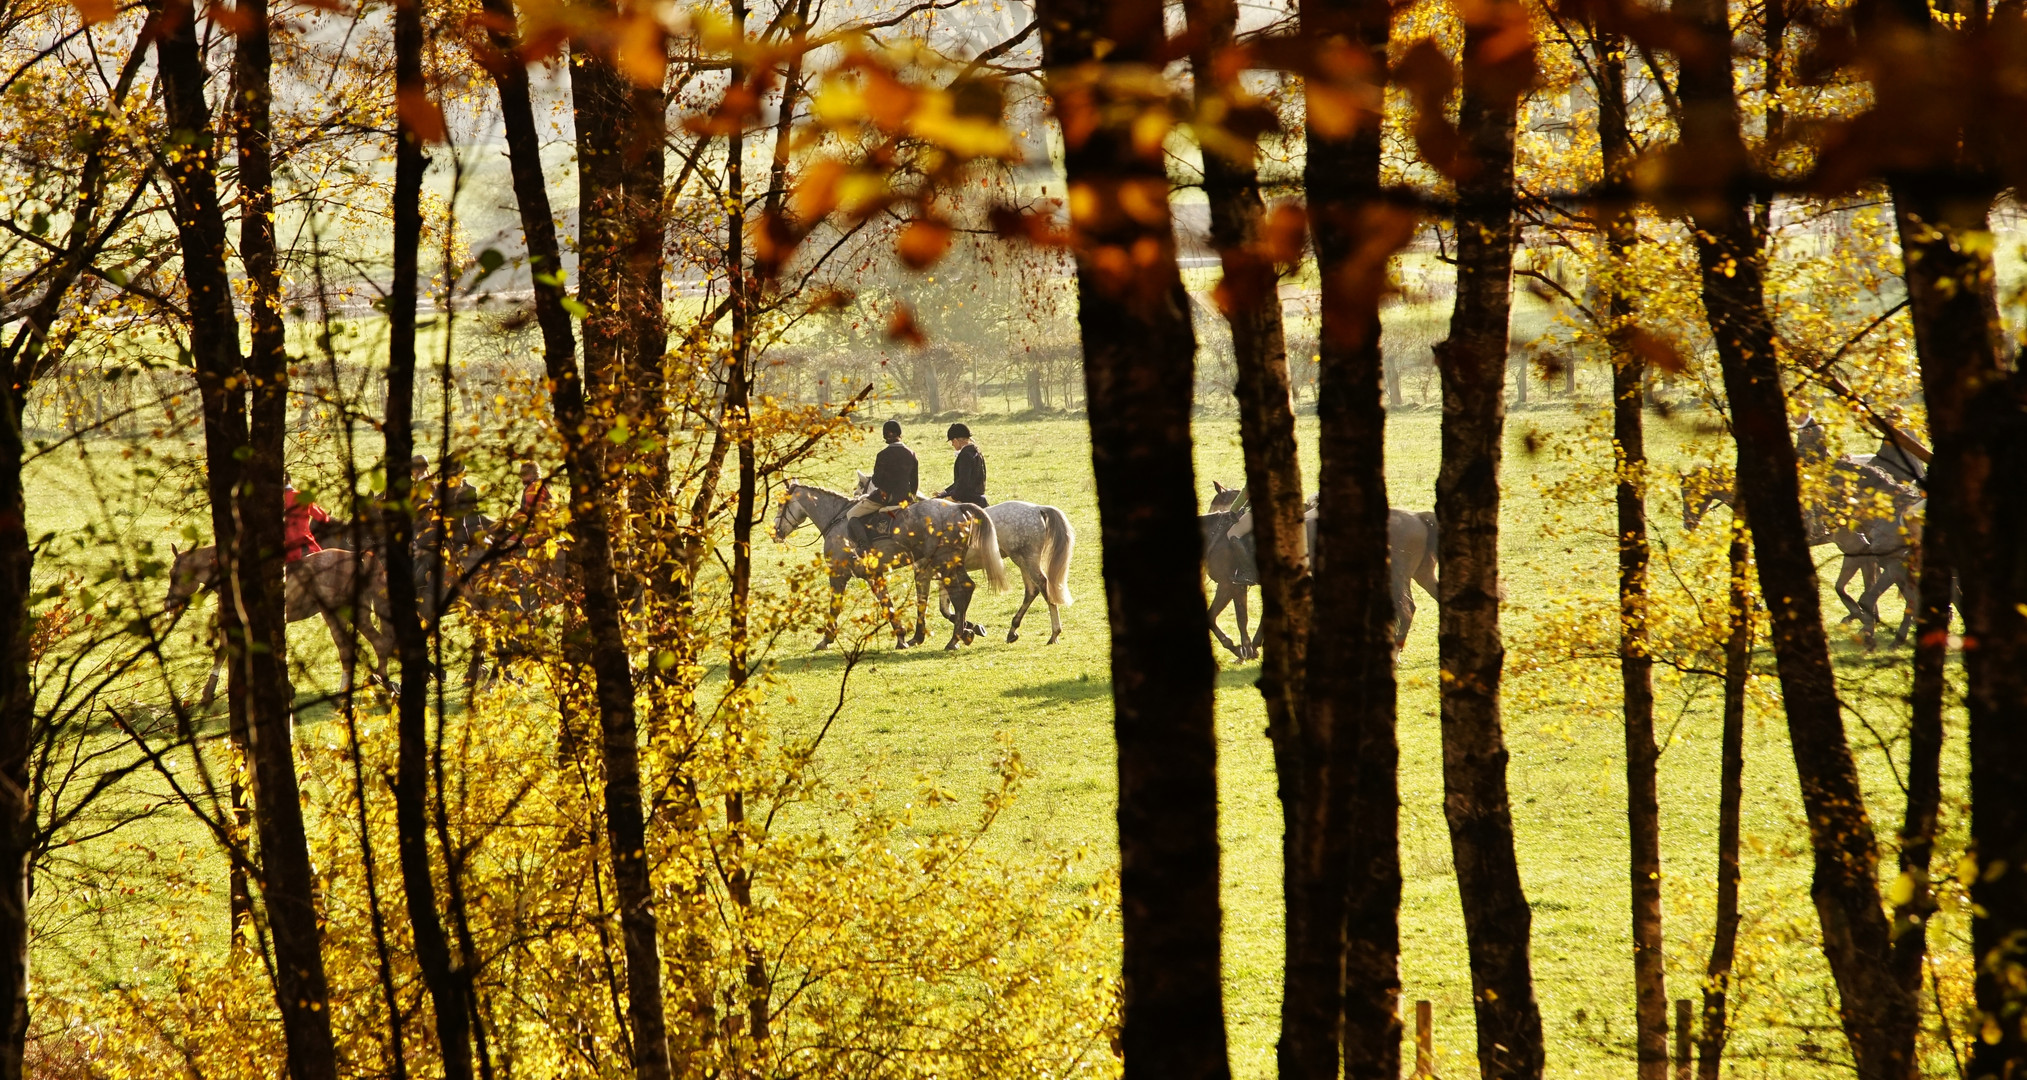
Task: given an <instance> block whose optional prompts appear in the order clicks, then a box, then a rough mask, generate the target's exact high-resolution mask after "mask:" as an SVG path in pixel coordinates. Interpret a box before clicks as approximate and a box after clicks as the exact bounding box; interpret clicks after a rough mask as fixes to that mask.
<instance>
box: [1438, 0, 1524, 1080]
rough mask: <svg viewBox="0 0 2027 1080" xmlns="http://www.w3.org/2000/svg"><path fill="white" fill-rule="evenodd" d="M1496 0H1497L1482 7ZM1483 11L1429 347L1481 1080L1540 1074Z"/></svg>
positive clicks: (1446, 759) (1503, 248)
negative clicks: (1510, 643)
mask: <svg viewBox="0 0 2027 1080" xmlns="http://www.w3.org/2000/svg"><path fill="white" fill-rule="evenodd" d="M1495 6H1496V5H1495ZM1494 29H1495V24H1493V23H1492V22H1490V21H1486V22H1480V23H1476V24H1474V25H1472V26H1469V27H1467V30H1466V39H1465V45H1464V98H1463V107H1462V111H1461V112H1460V114H1459V122H1458V133H1459V135H1460V136H1461V138H1462V140H1463V142H1464V145H1465V147H1466V149H1467V152H1468V153H1469V154H1470V157H1471V160H1472V161H1473V162H1474V163H1475V164H1474V168H1473V170H1472V172H1471V173H1470V174H1469V175H1468V177H1467V178H1466V179H1464V180H1462V181H1460V182H1459V183H1458V185H1457V299H1456V306H1455V308H1454V310H1453V311H1452V313H1451V316H1450V336H1449V339H1448V340H1446V341H1444V342H1442V343H1441V344H1439V345H1438V346H1437V347H1436V364H1437V367H1438V368H1439V369H1440V371H1441V373H1442V379H1443V457H1442V464H1441V466H1440V467H1439V469H1438V471H1437V475H1436V518H1437V520H1438V521H1439V522H1440V523H1441V536H1440V538H1439V551H1438V557H1437V562H1438V563H1439V564H1440V565H1441V566H1442V568H1443V569H1442V576H1441V579H1440V581H1441V590H1440V592H1441V608H1442V614H1441V621H1440V624H1439V628H1438V632H1437V646H1438V654H1439V663H1440V665H1441V669H1442V723H1443V792H1444V796H1443V812H1444V816H1445V818H1446V819H1447V820H1448V822H1449V826H1450V846H1451V850H1452V853H1453V855H1454V857H1455V859H1456V864H1457V887H1458V893H1459V895H1460V898H1461V900H1462V901H1463V907H1464V933H1465V938H1466V941H1467V943H1468V945H1469V948H1470V955H1471V987H1472V1001H1473V1004H1474V1006H1475V1009H1476V1014H1477V1020H1478V1024H1477V1028H1478V1067H1479V1071H1480V1073H1481V1075H1482V1076H1484V1077H1485V1078H1486V1080H1506V1078H1509V1077H1538V1076H1540V1075H1541V1072H1542V1063H1543V1045H1542V1035H1541V1011H1540V1008H1539V1007H1538V1006H1537V1005H1536V1003H1535V999H1534V975H1533V970H1532V966H1531V961H1530V958H1529V955H1528V950H1529V941H1530V924H1531V922H1532V914H1531V912H1530V911H1529V909H1528V906H1527V897H1526V896H1525V895H1524V893H1523V892H1522V890H1521V884H1520V867H1519V864H1518V862H1517V861H1516V858H1515V855H1514V846H1513V813H1512V808H1511V806H1509V804H1508V801H1507V793H1506V757H1507V754H1506V736H1505V732H1504V730H1503V729H1502V721H1501V718H1500V703H1499V694H1500V691H1499V685H1500V675H1501V669H1502V667H1503V666H1504V664H1505V659H1506V649H1505V646H1504V644H1502V642H1501V640H1500V633H1499V595H1500V584H1499V459H1500V451H1501V439H1502V437H1503V435H1504V428H1505V419H1506V402H1505V390H1506V387H1505V382H1506V378H1505V377H1506V370H1507V351H1506V350H1507V319H1508V316H1509V314H1510V310H1511V307H1512V301H1513V279H1512V266H1513V239H1514V225H1513V141H1514V128H1515V118H1516V116H1517V114H1518V92H1519V88H1518V87H1514V86H1504V85H1500V83H1501V80H1500V79H1499V78H1498V77H1497V76H1496V74H1495V72H1494V71H1493V70H1492V68H1491V63H1492V62H1493V61H1492V59H1491V58H1488V57H1486V56H1485V55H1484V54H1485V50H1486V49H1487V37H1488V35H1489V34H1490V33H1491V32H1492V31H1493V30H1494Z"/></svg>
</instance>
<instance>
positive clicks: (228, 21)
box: [204, 4, 253, 37]
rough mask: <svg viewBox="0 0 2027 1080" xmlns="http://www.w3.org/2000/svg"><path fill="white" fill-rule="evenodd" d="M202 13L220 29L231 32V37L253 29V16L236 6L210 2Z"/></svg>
mask: <svg viewBox="0 0 2027 1080" xmlns="http://www.w3.org/2000/svg"><path fill="white" fill-rule="evenodd" d="M204 14H205V16H206V17H207V18H209V19H210V20H211V21H212V22H213V23H215V24H217V26H218V28H219V29H220V30H223V31H225V32H226V33H228V34H231V35H232V36H233V37H238V36H240V35H241V34H244V33H246V32H247V31H249V30H251V29H253V16H252V15H251V14H249V13H247V12H244V11H241V10H239V9H238V8H236V7H226V6H225V5H223V4H212V5H210V6H208V7H206V8H205V9H204Z"/></svg>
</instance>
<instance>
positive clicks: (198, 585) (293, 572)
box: [164, 545, 394, 706]
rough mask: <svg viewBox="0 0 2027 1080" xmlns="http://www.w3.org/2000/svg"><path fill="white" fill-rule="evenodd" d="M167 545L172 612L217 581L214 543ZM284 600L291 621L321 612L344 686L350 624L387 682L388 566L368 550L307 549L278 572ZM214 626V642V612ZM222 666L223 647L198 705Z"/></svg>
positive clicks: (209, 697)
mask: <svg viewBox="0 0 2027 1080" xmlns="http://www.w3.org/2000/svg"><path fill="white" fill-rule="evenodd" d="M170 550H171V551H172V552H174V553H175V556H176V559H175V562H174V563H173V564H172V565H171V566H170V568H169V593H168V597H167V598H166V602H165V605H164V606H165V607H166V608H167V609H168V610H169V611H171V612H181V611H182V610H183V608H185V607H186V606H188V605H189V603H190V600H191V598H192V597H195V596H196V595H197V594H198V593H199V592H202V591H204V590H207V589H215V588H216V587H217V585H218V575H219V566H218V548H217V546H216V545H207V546H205V547H200V548H192V549H190V550H189V551H183V552H175V549H173V548H171V549H170ZM282 606H283V617H284V618H285V619H287V621H289V622H301V621H303V620H304V619H308V618H311V617H313V616H322V617H323V620H324V626H325V628H326V629H328V630H329V631H330V632H331V642H332V643H333V644H335V645H336V646H337V647H338V661H339V663H340V664H341V665H342V666H343V670H344V673H345V674H344V682H343V684H342V686H341V690H342V691H344V692H349V691H350V690H351V689H352V670H353V668H354V666H355V665H356V664H357V662H358V654H357V653H356V652H355V651H354V649H353V644H352V628H353V626H354V625H356V626H357V627H358V631H359V635H360V636H361V637H364V638H365V639H366V643H367V644H368V645H370V646H372V648H373V654H374V667H373V670H374V674H375V675H376V676H377V677H378V678H379V680H380V682H381V683H382V684H383V685H384V684H385V683H386V682H387V663H388V661H389V659H390V658H392V657H393V655H394V634H393V631H392V629H391V628H390V627H389V625H388V620H389V619H390V618H391V617H392V609H391V608H390V607H389V606H388V603H387V567H386V566H385V565H384V564H383V563H381V561H380V560H379V559H378V558H377V557H376V556H374V555H373V553H372V552H354V551H345V550H342V549H338V548H332V549H330V550H327V551H316V552H311V553H310V554H308V555H305V556H303V557H302V558H300V559H298V560H296V561H295V562H292V563H290V564H288V568H287V570H286V571H285V572H284V573H283V576H282ZM212 629H213V632H212V635H211V636H212V639H213V641H214V643H216V642H217V637H218V635H217V626H216V618H215V617H214V619H213V628H212ZM224 666H225V653H224V650H223V648H222V647H221V648H219V649H218V652H217V654H216V656H215V658H214V660H213V662H212V667H211V678H210V679H208V680H207V681H206V682H205V684H204V694H203V697H202V698H201V699H200V701H199V704H200V705H202V706H209V705H210V704H211V702H212V701H213V699H214V698H215V697H216V695H217V692H218V673H219V671H220V670H222V669H223V668H224Z"/></svg>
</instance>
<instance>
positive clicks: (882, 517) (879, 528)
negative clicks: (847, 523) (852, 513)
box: [852, 506, 902, 548]
mask: <svg viewBox="0 0 2027 1080" xmlns="http://www.w3.org/2000/svg"><path fill="white" fill-rule="evenodd" d="M901 510H902V507H900V506H883V507H880V508H879V509H878V510H876V511H874V512H873V513H870V514H867V515H866V516H865V517H862V518H857V519H855V520H854V521H853V522H852V542H853V543H855V544H856V545H858V546H859V547H861V548H864V547H870V546H872V544H873V543H874V542H875V541H878V540H884V539H889V538H891V537H892V536H893V535H894V529H895V525H896V521H895V517H896V515H898V514H899V513H900V512H901Z"/></svg>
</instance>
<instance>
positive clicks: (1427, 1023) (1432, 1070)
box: [1415, 1001, 1436, 1080]
mask: <svg viewBox="0 0 2027 1080" xmlns="http://www.w3.org/2000/svg"><path fill="white" fill-rule="evenodd" d="M1435 1029H1436V1016H1435V1010H1434V1009H1431V1008H1430V1007H1429V1003H1428V1002H1426V1001H1417V1002H1415V1076H1417V1077H1422V1076H1426V1077H1429V1078H1430V1080H1435V1075H1436V1041H1435Z"/></svg>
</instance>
